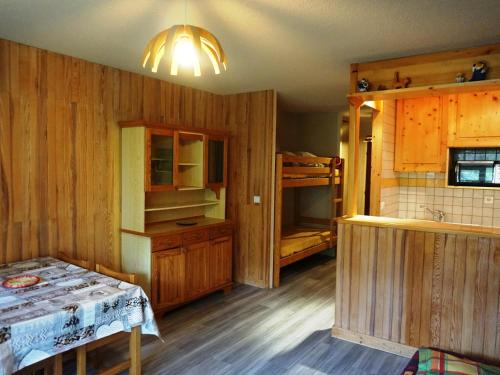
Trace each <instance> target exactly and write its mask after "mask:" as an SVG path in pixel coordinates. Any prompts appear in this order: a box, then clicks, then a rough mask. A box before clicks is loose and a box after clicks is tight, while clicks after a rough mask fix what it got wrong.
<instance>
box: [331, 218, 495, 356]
mask: <svg viewBox="0 0 500 375" xmlns="http://www.w3.org/2000/svg"><path fill="white" fill-rule="evenodd" d="M338 243H339V251H338V252H337V262H338V263H337V292H336V300H335V307H336V311H335V327H334V328H333V334H334V335H335V336H337V337H341V338H347V339H349V340H353V341H358V342H362V343H364V344H367V345H369V346H370V345H371V346H375V347H377V348H380V349H385V350H388V351H391V352H396V353H399V354H403V355H407V356H411V355H412V354H413V353H414V351H415V347H420V346H431V347H435V348H440V349H444V350H450V351H453V352H458V353H463V354H467V355H473V356H474V357H482V358H486V359H490V360H494V361H498V360H499V358H500V315H499V310H498V307H499V302H500V239H498V238H497V239H495V238H489V237H481V236H475V235H469V234H454V233H437V232H432V231H420V230H407V229H397V228H391V227H387V226H386V225H383V226H381V227H377V226H370V225H363V224H361V225H354V224H349V223H345V224H339V240H338ZM398 344H402V345H398Z"/></svg>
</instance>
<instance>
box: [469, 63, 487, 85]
mask: <svg viewBox="0 0 500 375" xmlns="http://www.w3.org/2000/svg"><path fill="white" fill-rule="evenodd" d="M487 71H488V67H487V66H486V63H485V62H484V61H479V62H477V63H475V64H472V78H471V79H470V80H471V81H482V80H484V79H486V72H487Z"/></svg>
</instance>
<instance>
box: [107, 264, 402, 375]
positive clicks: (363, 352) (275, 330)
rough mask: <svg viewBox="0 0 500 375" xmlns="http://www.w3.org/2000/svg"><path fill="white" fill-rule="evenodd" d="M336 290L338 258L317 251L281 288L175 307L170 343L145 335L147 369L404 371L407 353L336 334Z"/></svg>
mask: <svg viewBox="0 0 500 375" xmlns="http://www.w3.org/2000/svg"><path fill="white" fill-rule="evenodd" d="M334 291H335V260H333V259H331V258H327V257H325V256H323V255H316V256H314V257H311V258H310V259H307V260H305V261H303V262H299V264H295V265H292V266H290V267H288V269H285V272H284V275H283V284H282V287H281V288H279V289H276V290H262V289H258V288H254V287H250V286H238V287H236V288H235V289H234V291H233V292H232V293H231V294H229V295H227V296H224V295H223V294H222V293H217V294H215V295H212V296H209V297H207V298H205V299H203V300H200V301H198V302H195V303H193V304H190V305H188V306H186V307H184V308H181V309H179V310H177V311H174V312H171V313H169V314H167V315H165V316H164V317H163V319H161V320H158V324H159V326H160V330H161V333H162V335H163V338H164V340H165V342H164V343H162V342H161V341H159V340H157V339H152V338H150V337H149V338H148V337H146V336H143V338H144V346H143V373H144V374H176V375H177V374H203V375H212V374H238V375H241V374H343V375H347V374H357V375H364V374H366V375H368V374H378V375H381V374H391V375H393V374H395V375H399V374H400V373H401V371H402V369H403V367H404V366H405V364H406V362H407V359H406V358H402V357H398V356H395V355H391V354H388V353H384V352H380V351H377V350H373V349H369V348H365V347H363V346H360V345H356V344H352V343H349V342H346V341H342V340H338V339H334V338H331V337H330V328H331V326H332V323H333V321H332V317H333V311H334ZM125 352H126V343H124V345H123V347H121V348H117V352H116V353H113V354H110V353H109V350H108V351H107V354H104V353H103V355H101V356H100V357H101V358H103V357H105V358H115V359H116V357H120V356H121V355H122V354H123V353H125Z"/></svg>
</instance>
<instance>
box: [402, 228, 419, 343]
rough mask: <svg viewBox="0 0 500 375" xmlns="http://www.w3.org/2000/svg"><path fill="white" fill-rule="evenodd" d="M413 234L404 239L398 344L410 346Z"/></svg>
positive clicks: (408, 232)
mask: <svg viewBox="0 0 500 375" xmlns="http://www.w3.org/2000/svg"><path fill="white" fill-rule="evenodd" d="M414 246H415V232H414V231H407V232H406V234H405V239H404V262H403V306H402V311H401V338H400V342H401V343H402V344H405V345H410V328H411V318H412V316H411V306H412V291H413V288H414V286H413V278H414V273H413V272H414V270H413V264H414V255H415V254H414V252H413V250H412V249H413V247H414Z"/></svg>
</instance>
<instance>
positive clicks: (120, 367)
mask: <svg viewBox="0 0 500 375" xmlns="http://www.w3.org/2000/svg"><path fill="white" fill-rule="evenodd" d="M95 270H96V272H98V273H102V274H103V275H106V276H109V277H112V278H114V279H118V280H121V281H125V282H127V283H130V284H135V283H136V282H137V276H136V275H135V274H133V273H123V272H118V271H114V270H112V269H110V268H108V267H106V266H103V265H102V264H96V266H95ZM128 335H130V334H129V333H127V332H119V333H115V334H114V335H111V336H108V337H104V338H102V339H100V340H97V341H93V342H90V343H88V344H87V345H85V346H83V347H82V348H84V349H83V350H81V351H80V352H79V351H77V360H76V361H77V369H80V370H79V372H78V374H85V370H84V369H85V361H86V357H85V355H86V353H87V352H90V351H93V350H95V349H98V348H101V347H103V346H106V345H108V344H110V343H113V342H116V341H119V340H124V339H125V338H126V337H127V336H128ZM130 364H131V361H130V359H128V360H126V361H122V362H120V363H117V364H116V365H114V366H113V367H110V368H106V369H99V374H106V375H112V374H119V373H121V372H123V371H125V370H127V369H130ZM80 371H81V372H80Z"/></svg>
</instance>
